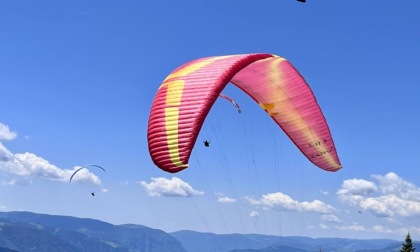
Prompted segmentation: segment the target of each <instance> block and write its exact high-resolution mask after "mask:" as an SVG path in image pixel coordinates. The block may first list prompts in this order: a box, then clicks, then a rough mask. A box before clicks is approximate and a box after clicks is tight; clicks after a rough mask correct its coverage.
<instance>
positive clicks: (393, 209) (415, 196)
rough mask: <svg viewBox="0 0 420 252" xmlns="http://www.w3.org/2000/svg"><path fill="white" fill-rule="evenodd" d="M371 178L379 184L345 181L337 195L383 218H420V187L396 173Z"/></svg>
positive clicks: (363, 181) (352, 180)
mask: <svg viewBox="0 0 420 252" xmlns="http://www.w3.org/2000/svg"><path fill="white" fill-rule="evenodd" d="M372 177H373V178H374V179H376V180H377V181H378V184H375V183H374V182H371V181H367V180H363V179H351V180H345V181H344V182H343V184H342V187H341V189H339V190H338V192H337V196H338V198H339V199H340V200H342V201H343V202H344V203H347V204H349V205H352V206H357V207H359V208H361V209H362V210H364V211H371V212H372V213H373V214H375V215H376V216H380V217H390V218H395V217H414V216H420V188H419V187H416V186H415V185H414V184H413V183H410V182H408V181H405V180H404V179H402V178H401V177H399V176H398V175H397V174H395V173H393V172H390V173H388V174H386V175H385V176H381V175H373V176H372ZM357 186H360V188H357Z"/></svg>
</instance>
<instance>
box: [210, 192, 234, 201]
mask: <svg viewBox="0 0 420 252" xmlns="http://www.w3.org/2000/svg"><path fill="white" fill-rule="evenodd" d="M215 194H216V196H217V201H218V202H220V203H235V202H236V199H234V198H230V197H227V196H225V195H223V193H215Z"/></svg>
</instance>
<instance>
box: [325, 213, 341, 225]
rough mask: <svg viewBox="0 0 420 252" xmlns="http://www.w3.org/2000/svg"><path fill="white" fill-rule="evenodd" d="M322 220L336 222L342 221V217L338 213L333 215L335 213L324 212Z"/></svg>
mask: <svg viewBox="0 0 420 252" xmlns="http://www.w3.org/2000/svg"><path fill="white" fill-rule="evenodd" d="M321 220H323V221H326V222H335V223H340V222H341V220H340V218H338V217H337V216H336V215H333V214H324V215H322V216H321Z"/></svg>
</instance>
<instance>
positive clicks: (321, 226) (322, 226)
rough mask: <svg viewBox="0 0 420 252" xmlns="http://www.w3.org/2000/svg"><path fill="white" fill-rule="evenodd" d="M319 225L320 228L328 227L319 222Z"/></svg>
mask: <svg viewBox="0 0 420 252" xmlns="http://www.w3.org/2000/svg"><path fill="white" fill-rule="evenodd" d="M319 227H320V228H321V229H330V228H329V227H328V226H327V225H325V224H322V223H321V224H319Z"/></svg>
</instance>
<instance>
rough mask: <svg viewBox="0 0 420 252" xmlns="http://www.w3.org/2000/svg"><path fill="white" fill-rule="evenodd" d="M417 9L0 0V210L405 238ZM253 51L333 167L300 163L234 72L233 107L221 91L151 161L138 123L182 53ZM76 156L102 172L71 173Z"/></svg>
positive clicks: (417, 230) (416, 222)
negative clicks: (315, 133)
mask: <svg viewBox="0 0 420 252" xmlns="http://www.w3.org/2000/svg"><path fill="white" fill-rule="evenodd" d="M418 13H420V4H419V3H418V1H414V0H408V1H379V0H371V1H361V0H360V1H308V3H306V4H302V3H299V2H297V1H292V0H290V1H285V0H283V1H274V0H268V1H263V2H261V1H242V2H240V3H239V2H238V1H224V0H223V1H222V0H216V1H150V2H149V3H147V2H139V1H78V0H76V1H70V2H63V1H52V0H51V1H36V2H34V1H32V2H29V1H27V2H18V1H2V2H1V3H0V30H1V33H0V90H1V99H0V108H1V109H0V171H1V173H0V182H1V183H0V210H2V211H13V210H22V211H33V212H39V213H48V214H62V215H72V216H78V217H89V218H96V219H101V220H104V221H108V222H111V223H115V224H120V223H136V224H142V225H146V226H149V227H153V228H159V229H163V230H165V231H168V232H170V231H176V230H183V229H190V230H197V231H203V232H214V233H234V232H235V233H262V234H274V235H305V236H311V237H350V238H395V239H400V240H401V239H403V238H404V237H405V234H406V233H407V231H410V233H411V235H412V238H413V239H414V240H419V239H420V238H419V237H420V218H419V216H420V182H419V177H420V170H419V163H420V155H419V151H420V145H419V143H418V140H419V139H420V134H419V131H418V129H419V128H420V119H419V118H420V110H419V109H418V108H420V99H419V98H418V97H419V95H420V88H419V83H420V71H419V70H418V69H419V63H418V59H419V58H420V50H418V49H419V45H420V30H419V29H418V24H419V22H420V16H419V15H418ZM254 52H263V53H272V54H277V55H280V56H283V57H285V58H287V59H288V60H289V61H291V62H292V63H293V64H294V65H295V67H296V68H297V69H298V70H299V71H300V72H301V74H302V75H303V76H304V77H305V79H306V80H307V82H308V83H309V85H310V86H311V88H312V89H313V91H314V93H315V95H316V97H317V99H318V102H319V104H320V106H321V108H322V109H323V112H324V114H325V116H326V118H327V121H328V123H329V126H330V129H331V132H332V135H333V138H334V141H335V144H336V147H337V149H338V153H339V156H340V159H341V162H342V164H343V169H342V170H340V171H338V172H336V173H330V172H325V171H323V170H321V169H319V168H317V167H315V166H314V165H312V164H311V163H310V162H309V161H308V160H306V158H305V157H304V156H303V155H302V154H301V153H299V151H298V150H297V148H296V147H295V146H293V144H292V143H291V142H290V141H289V139H287V137H286V136H285V135H284V133H283V132H282V131H281V130H280V129H279V128H278V127H277V126H276V125H275V124H274V122H272V121H271V119H270V118H268V117H267V116H266V114H265V113H264V112H263V111H262V110H261V109H260V108H259V107H258V106H257V105H256V104H255V103H254V102H253V101H252V100H251V99H250V98H248V97H247V96H246V95H245V94H243V93H242V92H241V91H240V90H238V89H236V88H235V87H233V86H232V85H229V86H228V87H227V88H226V89H225V90H224V91H223V93H224V94H227V95H229V96H230V97H232V98H233V99H234V100H235V101H236V102H237V103H239V105H240V106H241V109H242V113H241V114H238V113H237V111H236V110H235V109H234V107H233V106H232V105H231V104H229V103H228V102H226V101H225V100H220V99H219V100H220V101H217V102H216V104H215V105H214V107H213V108H212V110H211V111H210V114H209V115H208V117H207V119H206V122H205V124H204V126H203V128H202V131H201V133H200V135H199V139H198V140H199V141H198V143H197V144H196V146H195V148H194V151H193V154H192V157H191V164H190V168H189V169H187V170H185V171H182V172H180V173H177V174H168V173H165V172H163V171H161V170H159V169H158V168H157V167H155V166H154V164H153V163H152V161H151V159H150V156H149V153H148V148H147V137H146V132H147V122H148V114H149V110H150V106H151V103H152V100H153V97H154V95H155V93H156V91H157V88H158V86H159V85H160V83H161V82H162V81H163V79H164V78H165V77H166V76H167V75H168V74H169V73H170V72H171V71H172V70H174V69H175V68H176V67H178V66H180V65H181V64H183V63H186V62H188V61H190V60H193V59H196V58H201V57H207V56H215V55H229V54H241V53H254ZM204 139H210V141H211V147H210V148H205V147H204V146H203V145H202V143H201V141H202V140H204ZM86 164H98V165H101V166H102V167H104V168H105V169H106V172H103V171H101V170H99V169H96V170H95V168H91V169H89V171H90V172H88V171H85V172H84V173H81V174H80V176H79V177H77V178H75V180H76V181H74V182H75V183H69V182H68V179H69V176H70V175H71V173H72V171H73V170H74V169H76V168H77V167H79V166H82V165H86ZM91 191H94V192H95V193H96V196H95V197H92V196H91V195H90V192H91ZM359 211H360V212H359Z"/></svg>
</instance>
